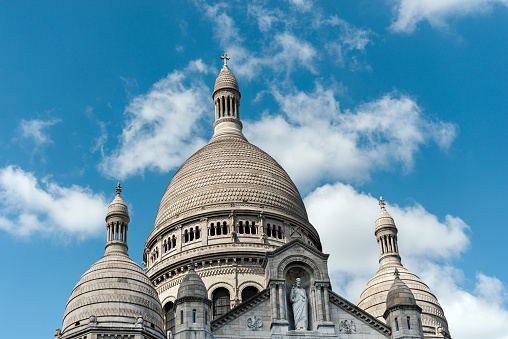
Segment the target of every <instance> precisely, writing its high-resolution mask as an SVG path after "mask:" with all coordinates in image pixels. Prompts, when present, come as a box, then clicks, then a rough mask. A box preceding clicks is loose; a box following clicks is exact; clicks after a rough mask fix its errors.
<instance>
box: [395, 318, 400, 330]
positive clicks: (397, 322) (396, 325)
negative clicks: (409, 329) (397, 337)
mask: <svg viewBox="0 0 508 339" xmlns="http://www.w3.org/2000/svg"><path fill="white" fill-rule="evenodd" d="M395 329H396V330H397V331H398V330H399V319H398V318H395Z"/></svg>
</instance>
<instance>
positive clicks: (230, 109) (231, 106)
mask: <svg viewBox="0 0 508 339" xmlns="http://www.w3.org/2000/svg"><path fill="white" fill-rule="evenodd" d="M229 115H230V116H232V115H233V97H231V96H230V97H229Z"/></svg>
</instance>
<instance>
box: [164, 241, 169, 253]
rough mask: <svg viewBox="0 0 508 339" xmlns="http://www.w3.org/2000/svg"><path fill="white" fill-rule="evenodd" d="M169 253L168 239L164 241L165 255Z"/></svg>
mask: <svg viewBox="0 0 508 339" xmlns="http://www.w3.org/2000/svg"><path fill="white" fill-rule="evenodd" d="M167 251H168V242H167V240H166V239H164V253H166V252H167Z"/></svg>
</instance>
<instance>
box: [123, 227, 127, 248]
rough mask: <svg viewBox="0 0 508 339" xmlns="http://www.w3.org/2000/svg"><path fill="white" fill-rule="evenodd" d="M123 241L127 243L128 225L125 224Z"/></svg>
mask: <svg viewBox="0 0 508 339" xmlns="http://www.w3.org/2000/svg"><path fill="white" fill-rule="evenodd" d="M123 241H125V243H126V244H127V225H124V226H123Z"/></svg>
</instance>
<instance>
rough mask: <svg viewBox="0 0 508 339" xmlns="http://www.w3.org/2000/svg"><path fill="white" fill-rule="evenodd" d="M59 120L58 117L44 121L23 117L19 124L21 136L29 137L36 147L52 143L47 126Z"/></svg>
mask: <svg viewBox="0 0 508 339" xmlns="http://www.w3.org/2000/svg"><path fill="white" fill-rule="evenodd" d="M59 122H60V120H59V119H51V120H46V121H45V120H41V119H33V120H24V119H23V120H21V122H20V124H19V127H20V130H21V137H23V138H26V139H31V140H32V141H33V142H34V143H35V145H36V147H39V146H44V145H46V144H49V143H52V140H51V137H50V135H49V131H48V129H49V127H51V126H53V125H55V124H57V123H59Z"/></svg>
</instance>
